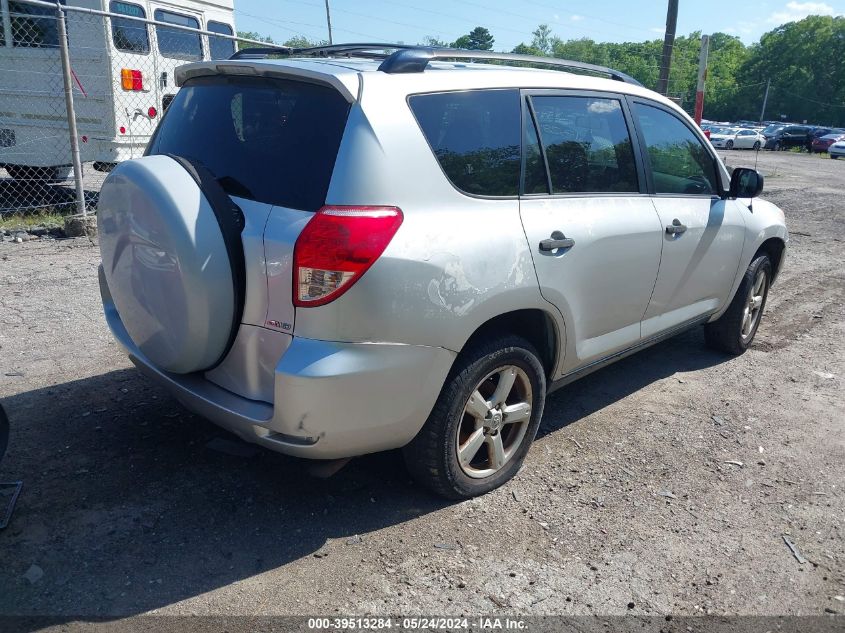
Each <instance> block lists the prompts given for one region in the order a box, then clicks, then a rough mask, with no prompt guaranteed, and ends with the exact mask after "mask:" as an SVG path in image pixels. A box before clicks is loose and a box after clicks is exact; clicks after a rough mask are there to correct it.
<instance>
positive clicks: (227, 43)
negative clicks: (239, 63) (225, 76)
mask: <svg viewBox="0 0 845 633" xmlns="http://www.w3.org/2000/svg"><path fill="white" fill-rule="evenodd" d="M206 30H208V31H211V32H212V33H221V34H222V35H234V33H233V32H232V27H231V26H229V25H228V24H223V23H222V22H209V23H208V26H207V27H206ZM208 54H209V56H210V57H211V59H229V58H230V57H231V56H232V55H234V54H235V40H230V39H226V38H225V37H214V36H213V35H209V36H208Z"/></svg>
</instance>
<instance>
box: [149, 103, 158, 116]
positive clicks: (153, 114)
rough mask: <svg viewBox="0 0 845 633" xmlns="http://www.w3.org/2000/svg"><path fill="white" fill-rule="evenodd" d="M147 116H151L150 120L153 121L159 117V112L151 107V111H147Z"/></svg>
mask: <svg viewBox="0 0 845 633" xmlns="http://www.w3.org/2000/svg"><path fill="white" fill-rule="evenodd" d="M147 114H148V115H150V118H151V119H154V118H156V117H157V116H158V110H156V109H155V108H153V107H152V106H150V109H149V110H147Z"/></svg>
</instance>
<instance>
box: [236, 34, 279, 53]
mask: <svg viewBox="0 0 845 633" xmlns="http://www.w3.org/2000/svg"><path fill="white" fill-rule="evenodd" d="M238 37H239V38H240V39H244V40H255V41H256V42H266V43H267V44H275V43H276V42H274V41H273V38H272V37H270V36H269V35H261V33H258V32H256V31H238ZM237 45H238V50H241V49H242V48H252V47H253V46H257V45H256V44H250V43H249V42H241V41H238V42H237Z"/></svg>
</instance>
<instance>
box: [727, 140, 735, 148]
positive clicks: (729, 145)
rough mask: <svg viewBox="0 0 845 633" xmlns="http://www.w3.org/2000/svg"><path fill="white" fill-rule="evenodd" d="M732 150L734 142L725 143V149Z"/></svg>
mask: <svg viewBox="0 0 845 633" xmlns="http://www.w3.org/2000/svg"><path fill="white" fill-rule="evenodd" d="M733 148H734V142H733V141H728V142H727V143H725V149H733Z"/></svg>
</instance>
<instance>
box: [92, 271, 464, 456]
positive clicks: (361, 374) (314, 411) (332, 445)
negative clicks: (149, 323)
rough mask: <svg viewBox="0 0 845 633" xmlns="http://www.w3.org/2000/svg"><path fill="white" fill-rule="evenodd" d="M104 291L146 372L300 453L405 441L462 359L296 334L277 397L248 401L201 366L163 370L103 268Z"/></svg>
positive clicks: (188, 400) (227, 422)
mask: <svg viewBox="0 0 845 633" xmlns="http://www.w3.org/2000/svg"><path fill="white" fill-rule="evenodd" d="M101 270H102V269H101ZM100 292H101V294H102V297H103V308H104V312H105V317H106V322H107V323H108V325H109V328H110V329H111V331H112V334H113V335H114V337H115V339H116V340H117V341H118V343H120V344H121V345H122V346H123V348H124V349H125V350H126V352H127V354H128V355H129V358H130V360H131V361H132V362H133V363H134V364H135V365H136V366H137V367H138V369H139V370H141V372H142V373H143V374H145V375H146V376H148V377H149V378H151V379H152V380H153V381H155V382H157V383H159V384H160V385H162V386H163V387H165V388H166V389H167V390H168V391H170V393H171V394H173V396H174V397H175V398H176V399H177V400H179V401H180V402H181V403H182V404H183V405H184V406H185V407H187V408H188V409H190V410H191V411H193V412H195V413H197V414H199V415H201V416H203V417H205V418H208V419H209V420H211V421H212V422H214V423H215V424H218V425H219V426H221V427H223V428H226V429H228V430H229V431H232V432H233V433H235V434H236V435H238V436H240V437H241V438H242V439H244V440H246V441H248V442H252V443H255V444H260V445H262V446H265V447H267V448H269V449H271V450H274V451H277V452H280V453H285V454H288V455H294V456H297V457H306V458H312V459H337V458H342V457H353V456H356V455H363V454H366V453H374V452H377V451H382V450H389V449H393V448H399V447H401V446H404V445H405V444H407V443H408V442H410V441H411V440H412V439H413V438H414V436H415V435H416V434H417V432H418V431H419V430H420V428H421V427H422V425H423V423H424V422H425V420H426V418H427V417H428V414H429V413H430V412H431V409H432V407H433V406H434V403H435V401H436V399H437V397H438V395H439V393H440V389H441V387H442V385H443V382H444V381H445V379H446V376H447V374H448V373H449V369H450V368H451V366H452V362H453V360H454V358H455V353H454V352H451V351H449V350H445V349H443V348H439V347H424V346H418V345H398V344H382V343H336V342H329V341H316V340H311V339H303V338H298V337H297V338H292V341H291V343H290V345H289V346H288V347H287V349H286V350H285V352H284V354H283V356H282V357H281V359H280V360H279V362H278V364H277V365H276V369H275V374H274V388H273V394H274V402H273V403H269V402H262V401H259V400H250V399H248V398H244V397H242V396H239V395H237V394H236V393H233V392H231V391H228V390H226V389H223V388H222V387H219V386H218V385H216V384H214V383H213V382H211V381H210V380H208V379H206V378H205V377H204V376H203V375H201V374H186V375H182V374H171V373H169V372H165V371H162V370H160V369H158V368H156V367H155V366H154V365H153V364H152V363H151V362H150V361H149V360H148V359H147V358H146V357H145V356H144V355H143V353H142V352H141V351H140V349H139V348H138V346H137V345H135V343H134V342H133V341H132V339H131V338H130V337H129V334H128V333H127V331H126V329H125V328H124V326H123V323H122V321H121V320H120V316H119V315H118V313H117V310H116V308H115V306H114V303H113V302H112V300H111V295H110V293H109V291H108V287H107V285H106V283H105V279H104V276H103V275H102V272H101V274H100Z"/></svg>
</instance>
